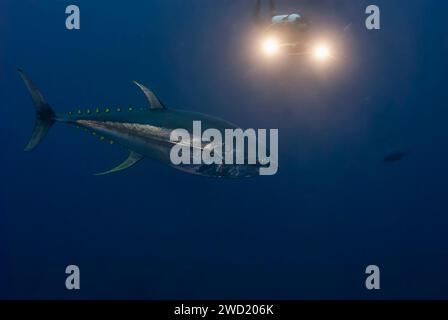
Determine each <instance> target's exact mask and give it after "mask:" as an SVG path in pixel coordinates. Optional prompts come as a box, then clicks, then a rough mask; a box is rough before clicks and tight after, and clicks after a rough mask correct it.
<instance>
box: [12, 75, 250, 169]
mask: <svg viewBox="0 0 448 320" xmlns="http://www.w3.org/2000/svg"><path fill="white" fill-rule="evenodd" d="M19 72H20V74H21V76H22V79H23V80H24V81H25V84H26V85H27V87H28V90H29V91H30V94H31V97H32V98H33V101H34V103H35V105H36V108H37V122H36V127H35V130H34V132H33V136H32V138H31V140H30V143H29V144H28V146H27V148H26V150H31V149H33V148H34V147H35V146H37V144H38V143H39V142H40V141H41V140H42V138H43V137H44V136H45V134H46V132H47V131H48V130H49V128H50V127H51V125H52V124H53V123H54V122H63V123H68V124H73V125H75V126H77V127H79V128H83V129H85V130H87V131H90V132H91V133H92V134H93V135H96V136H98V137H99V139H100V140H105V141H108V142H109V143H110V144H114V143H116V144H118V145H120V146H122V147H124V148H125V149H127V150H129V151H130V156H129V158H128V159H127V160H126V161H125V162H123V163H122V164H121V165H119V166H118V167H116V168H114V169H112V170H110V171H108V172H105V173H111V172H116V171H121V170H123V169H126V168H128V167H130V166H132V165H134V164H135V163H137V162H138V161H139V160H141V159H143V158H150V159H155V160H158V161H161V162H163V163H165V164H168V165H170V166H172V167H174V168H176V169H179V170H182V171H186V172H189V173H193V174H198V175H203V176H209V177H250V176H255V175H258V174H259V171H258V169H259V166H258V165H226V164H222V165H218V164H212V165H205V164H198V165H194V164H191V165H190V164H188V165H187V164H181V165H173V164H172V163H171V160H170V151H171V148H172V147H173V145H174V142H171V141H170V135H171V132H172V131H173V130H175V129H186V130H187V131H188V132H190V133H191V132H192V128H193V121H201V125H202V130H206V129H209V128H214V129H217V130H219V131H220V132H221V133H222V134H223V135H224V130H225V129H235V128H237V127H236V126H235V125H233V124H231V123H229V122H227V121H224V120H221V119H218V118H215V117H211V116H208V115H204V114H201V113H195V112H188V111H181V110H173V109H166V108H165V106H164V105H163V104H162V103H160V101H159V100H158V99H157V98H156V97H155V95H154V94H153V93H152V92H151V91H149V90H148V89H147V88H145V87H143V86H142V85H140V84H138V83H137V85H139V87H140V88H141V89H142V90H143V92H144V93H145V95H146V97H147V98H148V100H149V101H150V104H151V106H150V107H149V108H148V107H146V108H136V107H117V108H95V109H79V110H76V111H74V112H69V113H68V114H55V113H54V112H53V110H52V109H51V107H50V106H49V105H48V104H47V103H46V102H45V101H44V100H43V97H42V95H41V94H40V92H39V91H38V90H37V89H36V87H35V86H34V85H33V84H32V82H31V81H30V80H29V79H28V77H27V76H26V75H25V74H24V73H23V72H22V71H20V70H19ZM202 145H203V144H202Z"/></svg>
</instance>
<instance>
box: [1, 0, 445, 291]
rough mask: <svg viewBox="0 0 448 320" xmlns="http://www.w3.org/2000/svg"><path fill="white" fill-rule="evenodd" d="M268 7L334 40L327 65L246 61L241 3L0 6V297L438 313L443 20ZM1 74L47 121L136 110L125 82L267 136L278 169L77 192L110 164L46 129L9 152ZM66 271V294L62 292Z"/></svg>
mask: <svg viewBox="0 0 448 320" xmlns="http://www.w3.org/2000/svg"><path fill="white" fill-rule="evenodd" d="M277 2H278V3H277V7H278V10H279V11H280V12H293V11H296V10H300V11H301V12H303V13H304V14H307V15H308V16H309V17H310V19H311V20H312V22H313V25H315V26H317V27H316V28H322V29H328V30H331V32H332V33H334V34H337V35H338V36H336V37H334V38H333V39H334V40H337V42H338V43H340V44H341V45H342V44H343V49H341V51H340V53H341V58H340V60H339V61H338V62H337V63H336V64H337V65H336V66H335V67H329V68H328V70H315V69H313V67H311V66H310V65H308V64H306V63H303V61H300V59H299V58H297V59H286V60H285V61H282V62H280V63H277V64H274V63H272V64H270V63H262V62H260V61H259V60H257V59H256V58H255V57H254V54H252V53H253V52H251V50H248V49H247V47H248V43H249V42H250V40H249V38H250V32H248V30H250V28H251V16H252V12H253V6H254V1H249V0H248V1H243V0H241V1H237V0H233V1H212V0H194V1H187V0H183V1H181V0H169V1H166V0H158V1H87V0H77V1H37V0H36V1H31V0H29V1H24V0H18V1H12V0H1V1H0V95H1V108H0V110H1V111H0V112H1V115H0V139H1V140H0V143H1V153H0V167H1V170H0V181H1V184H0V188H1V189H0V196H1V198H0V298H3V299H17V298H20V299H47V298H51V299H93V298H97V299H249V298H251V299H330V298H331V299H404V298H411V299H414V298H423V299H441V298H445V299H446V298H448V274H447V271H448V256H447V252H448V251H447V250H448V239H447V227H448V215H447V214H448V194H447V186H448V183H447V178H448V172H447V169H446V165H447V163H448V152H447V142H446V140H447V138H448V127H447V126H446V123H447V118H448V117H447V116H448V111H447V103H446V101H447V97H448V90H447V81H446V73H447V72H446V71H447V53H448V43H447V33H446V31H447V22H446V12H447V10H448V4H447V3H446V2H444V1H435V0H432V1H423V0H414V1H411V0H409V1H405V0H393V1H386V0H375V1H364V0H362V1H352V0H340V1H329V0H328V1H319V0H314V1H311V0H308V1H305V0H304V1H288V0H278V1H277ZM70 4H76V5H78V6H79V8H80V10H81V29H80V30H73V31H69V30H67V29H66V28H65V19H66V17H67V15H66V14H65V8H66V7H67V6H68V5H70ZM369 4H377V5H379V6H380V8H381V24H382V25H381V27H382V29H381V30H380V31H368V30H366V28H365V26H364V21H365V18H366V15H365V13H364V11H365V8H366V6H367V5H369ZM344 29H345V30H344ZM17 67H21V68H23V69H24V70H25V71H26V72H27V73H28V75H29V76H30V77H31V79H32V80H33V81H34V82H35V84H36V85H37V86H38V87H39V89H40V90H41V92H42V93H43V95H44V96H45V98H46V100H47V101H48V102H49V103H50V104H51V105H52V107H53V108H54V109H55V110H56V111H58V112H67V111H70V110H75V109H77V108H80V107H81V108H87V107H91V108H94V107H107V106H118V105H132V106H146V101H145V99H144V97H143V95H142V94H141V92H139V90H138V88H137V87H135V85H133V84H132V82H131V80H137V81H139V82H141V83H143V84H145V85H147V86H148V87H149V88H151V89H152V90H153V91H154V92H156V93H157V94H158V96H159V97H160V98H161V99H162V100H163V101H164V103H165V104H166V105H167V106H168V107H173V108H182V109H187V110H194V111H199V112H203V113H207V114H211V115H214V116H217V117H220V118H223V119H226V120H229V121H231V122H233V123H237V124H238V125H240V126H242V127H245V128H268V129H269V128H278V129H279V164H280V168H279V172H278V174H277V175H275V176H270V177H266V176H265V177H258V178H255V179H248V180H214V179H207V178H201V177H197V176H192V175H188V174H185V173H182V172H179V171H176V170H174V169H172V168H169V167H168V166H165V165H162V164H159V163H157V162H154V161H151V160H145V161H143V162H141V163H139V164H138V165H136V166H135V167H133V168H131V169H129V170H127V171H125V172H122V173H119V174H116V175H110V176H104V177H95V176H93V173H96V172H100V171H103V170H105V169H109V168H111V167H113V166H114V165H116V164H118V163H119V162H121V161H122V160H124V159H125V158H126V156H127V152H126V151H125V150H122V149H120V148H119V147H117V146H109V145H108V144H107V143H102V142H100V141H99V140H98V139H96V138H94V137H92V136H89V135H87V134H85V133H83V132H81V131H78V130H75V129H74V128H72V127H68V126H65V125H60V124H56V125H55V126H54V127H53V128H52V129H51V131H50V132H49V134H48V136H47V137H46V139H45V140H44V141H43V142H42V143H41V145H39V147H38V148H37V149H36V150H34V151H33V152H31V153H25V152H23V148H24V146H25V144H26V143H27V141H28V139H29V137H30V135H31V130H32V127H33V124H34V117H35V114H34V107H33V105H32V102H31V100H30V97H29V95H28V93H27V92H26V89H25V87H24V85H23V83H22V82H21V80H20V78H19V76H18V74H17V71H16V69H17ZM398 151H406V152H408V155H407V156H406V157H405V158H404V159H403V160H402V161H400V162H396V163H385V162H384V161H383V159H384V157H385V156H386V155H387V154H388V153H390V152H398ZM70 264H75V265H78V266H79V267H80V270H81V290H78V291H68V290H66V288H65V278H66V274H65V267H66V266H67V265H70ZM370 264H375V265H378V266H379V267H380V269H381V290H379V291H368V290H366V288H365V286H364V281H365V278H366V275H365V268H366V266H368V265H370Z"/></svg>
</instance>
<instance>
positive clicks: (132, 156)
mask: <svg viewBox="0 0 448 320" xmlns="http://www.w3.org/2000/svg"><path fill="white" fill-rule="evenodd" d="M142 159H143V156H142V155H141V154H139V153H137V152H134V151H131V152H130V153H129V157H128V158H127V159H126V160H124V161H123V162H122V163H121V164H119V165H118V166H116V167H115V168H113V169H111V170H109V171H105V172H100V173H96V174H95V175H96V176H104V175H106V174H110V173H115V172H119V171H122V170H124V169H127V168H130V167H132V166H133V165H134V164H136V163H137V162H139V161H140V160H142Z"/></svg>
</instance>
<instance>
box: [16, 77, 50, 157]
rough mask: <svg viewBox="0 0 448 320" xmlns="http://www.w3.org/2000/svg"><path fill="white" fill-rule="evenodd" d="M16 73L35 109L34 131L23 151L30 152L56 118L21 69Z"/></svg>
mask: <svg viewBox="0 0 448 320" xmlns="http://www.w3.org/2000/svg"><path fill="white" fill-rule="evenodd" d="M18 71H19V74H20V77H21V78H22V80H23V82H24V83H25V86H26V88H27V89H28V92H29V93H30V95H31V99H32V100H33V103H34V105H35V107H36V124H35V125H34V130H33V133H32V135H31V139H30V141H29V142H28V144H27V146H26V147H25V151H31V150H33V149H34V148H35V147H36V146H37V145H38V144H39V143H40V142H41V141H42V139H43V138H44V137H45V136H46V134H47V132H48V130H50V128H51V126H52V125H53V124H54V122H55V121H56V120H55V117H56V116H55V113H54V111H53V109H52V108H51V107H50V105H49V104H48V103H47V102H46V101H45V99H44V97H43V96H42V94H41V93H40V92H39V90H38V89H37V88H36V86H35V85H34V84H33V83H32V82H31V80H30V79H29V78H28V76H27V75H26V74H25V73H24V72H23V71H22V70H21V69H18Z"/></svg>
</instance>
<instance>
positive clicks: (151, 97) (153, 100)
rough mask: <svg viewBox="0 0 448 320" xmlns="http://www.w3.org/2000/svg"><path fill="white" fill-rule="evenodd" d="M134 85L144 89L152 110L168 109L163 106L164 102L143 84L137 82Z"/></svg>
mask: <svg viewBox="0 0 448 320" xmlns="http://www.w3.org/2000/svg"><path fill="white" fill-rule="evenodd" d="M134 83H135V84H136V85H137V86H138V87H139V88H140V89H142V91H143V93H144V94H145V96H146V98H147V99H148V101H149V107H150V108H151V109H162V110H163V109H166V108H165V106H164V105H163V103H162V102H160V100H159V98H157V96H156V95H155V94H154V92H152V91H151V90H149V89H148V88H146V87H145V86H144V85H142V84H141V83H138V82H137V81H134Z"/></svg>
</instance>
